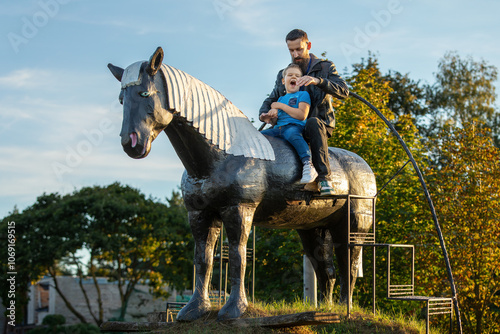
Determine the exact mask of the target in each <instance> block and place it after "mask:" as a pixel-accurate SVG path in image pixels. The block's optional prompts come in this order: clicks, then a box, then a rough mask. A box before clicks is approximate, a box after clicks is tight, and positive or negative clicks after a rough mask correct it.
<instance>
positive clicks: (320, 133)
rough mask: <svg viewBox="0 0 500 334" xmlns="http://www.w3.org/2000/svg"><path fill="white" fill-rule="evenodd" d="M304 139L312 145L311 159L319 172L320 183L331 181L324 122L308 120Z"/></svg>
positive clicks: (315, 119) (314, 118)
mask: <svg viewBox="0 0 500 334" xmlns="http://www.w3.org/2000/svg"><path fill="white" fill-rule="evenodd" d="M304 137H305V138H306V140H307V141H308V142H309V145H311V157H312V162H313V165H314V168H315V169H316V171H317V172H318V181H331V171H330V161H329V158H328V132H327V127H326V125H325V123H324V122H322V121H321V120H320V119H319V118H317V117H311V118H308V119H307V121H306V127H305V128H304Z"/></svg>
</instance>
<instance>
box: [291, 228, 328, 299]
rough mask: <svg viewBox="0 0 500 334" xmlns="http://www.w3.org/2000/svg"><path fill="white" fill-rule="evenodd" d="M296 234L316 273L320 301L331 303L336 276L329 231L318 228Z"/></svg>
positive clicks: (299, 231)
mask: <svg viewBox="0 0 500 334" xmlns="http://www.w3.org/2000/svg"><path fill="white" fill-rule="evenodd" d="M297 232H298V233H299V236H300V239H301V241H302V247H303V248H304V252H305V253H306V255H307V257H308V258H309V260H310V261H311V263H312V265H313V268H314V271H315V272H316V278H317V280H318V287H319V290H320V292H321V300H322V301H323V302H325V303H332V295H333V287H334V285H335V276H336V275H335V265H334V262H333V241H332V236H331V234H330V231H329V230H328V229H326V228H320V227H318V228H314V229H310V230H297Z"/></svg>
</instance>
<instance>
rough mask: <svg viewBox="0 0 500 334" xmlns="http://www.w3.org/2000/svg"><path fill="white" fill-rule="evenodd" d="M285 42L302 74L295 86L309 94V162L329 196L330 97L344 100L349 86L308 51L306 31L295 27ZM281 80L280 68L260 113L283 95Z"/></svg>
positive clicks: (328, 64) (332, 122)
mask: <svg viewBox="0 0 500 334" xmlns="http://www.w3.org/2000/svg"><path fill="white" fill-rule="evenodd" d="M285 41H286V44H287V46H288V50H289V52H290V55H291V56H292V62H293V63H296V64H298V65H299V66H300V67H301V69H302V72H303V73H304V75H303V76H302V77H300V78H299V79H298V80H297V85H298V86H301V89H303V90H306V91H307V92H308V93H309V95H310V97H311V107H310V112H309V115H308V118H307V120H306V125H305V128H304V137H305V139H306V140H307V141H308V142H309V145H310V146H311V155H312V163H313V165H314V168H315V169H316V171H317V172H318V179H317V180H318V182H319V187H320V194H321V195H322V196H323V195H332V194H334V190H333V187H332V182H331V181H332V176H331V170H330V163H329V159H328V138H329V137H330V136H331V135H332V132H333V128H334V126H335V113H334V109H333V106H332V103H331V98H332V97H336V98H338V99H344V98H346V97H348V96H349V89H348V87H347V84H346V82H345V81H344V80H343V79H342V78H341V77H340V76H339V74H338V72H337V69H336V68H335V65H334V64H333V63H332V62H331V61H329V60H322V59H319V58H317V57H316V56H315V55H314V54H312V53H309V50H310V49H311V42H309V39H308V37H307V33H306V32H305V31H303V30H300V29H294V30H292V31H290V32H289V33H288V34H287V36H286V38H285ZM282 79H283V70H281V71H279V73H278V76H277V78H276V83H275V85H274V89H273V90H272V92H271V93H270V94H269V97H268V98H266V99H265V100H264V102H263V104H262V106H261V108H260V110H259V116H260V115H261V114H263V113H268V112H269V111H270V110H271V109H272V108H271V105H272V103H273V102H276V101H278V98H279V97H280V96H283V95H285V94H286V90H285V86H284V84H283V82H282Z"/></svg>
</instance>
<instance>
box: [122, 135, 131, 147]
mask: <svg viewBox="0 0 500 334" xmlns="http://www.w3.org/2000/svg"><path fill="white" fill-rule="evenodd" d="M121 137H122V146H127V145H129V144H130V141H131V140H132V139H131V138H130V136H129V135H122V136H121Z"/></svg>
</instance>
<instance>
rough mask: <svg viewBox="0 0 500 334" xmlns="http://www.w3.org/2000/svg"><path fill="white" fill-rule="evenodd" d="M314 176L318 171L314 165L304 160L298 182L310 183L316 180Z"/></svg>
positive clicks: (316, 175)
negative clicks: (300, 177)
mask: <svg viewBox="0 0 500 334" xmlns="http://www.w3.org/2000/svg"><path fill="white" fill-rule="evenodd" d="M316 177H318V172H316V169H314V166H313V165H312V163H311V162H310V161H308V162H306V163H305V164H304V167H303V169H302V179H301V180H300V183H301V184H307V183H311V182H313V181H314V180H316Z"/></svg>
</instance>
